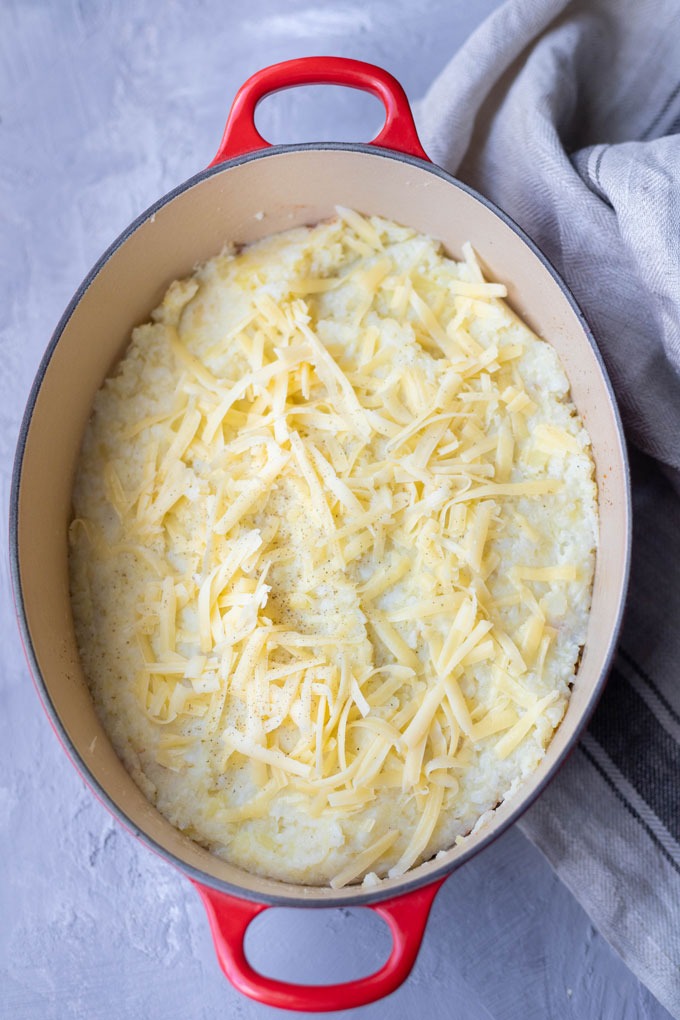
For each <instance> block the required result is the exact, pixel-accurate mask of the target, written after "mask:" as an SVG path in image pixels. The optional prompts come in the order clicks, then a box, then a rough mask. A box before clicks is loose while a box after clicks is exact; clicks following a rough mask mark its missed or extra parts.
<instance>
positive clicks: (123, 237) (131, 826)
mask: <svg viewBox="0 0 680 1020" xmlns="http://www.w3.org/2000/svg"><path fill="white" fill-rule="evenodd" d="M320 150H330V151H351V152H362V153H365V154H367V155H371V156H375V157H378V158H383V159H395V160H399V161H401V162H403V163H408V164H410V165H412V166H413V167H415V168H416V169H418V170H424V171H426V172H428V173H431V174H434V175H435V176H436V177H440V178H441V179H442V180H444V181H446V182H447V183H449V184H451V185H453V186H454V187H456V188H459V189H461V190H462V191H464V192H466V193H467V194H468V195H470V196H471V197H472V198H474V199H476V200H477V201H478V202H480V203H481V204H482V205H483V206H485V207H486V208H487V209H489V210H490V211H491V212H492V213H495V215H496V216H498V217H499V218H500V219H501V220H502V221H503V222H504V223H505V225H506V226H508V227H509V228H510V229H511V230H512V231H513V232H514V233H515V234H516V235H518V236H519V238H520V239H521V240H522V241H523V242H524V244H526V245H527V246H528V248H529V249H530V250H531V252H532V253H533V254H534V255H535V256H536V258H537V259H539V261H540V262H541V264H542V265H543V267H544V268H545V269H546V270H547V271H548V273H549V274H550V276H551V277H552V279H553V281H554V282H555V283H556V284H557V286H558V287H559V289H560V290H561V291H562V293H563V295H564V297H565V298H566V299H567V301H568V303H569V305H570V307H571V309H572V311H573V312H574V314H575V315H576V317H577V319H578V322H579V324H580V326H581V329H582V330H583V333H584V334H585V336H586V339H587V340H588V343H589V344H590V347H591V348H592V351H593V353H594V355H595V358H596V360H597V363H598V366H599V369H600V373H601V376H602V380H603V382H604V385H605V389H606V391H607V394H608V396H609V400H610V402H611V405H612V410H613V415H614V421H615V424H616V433H617V438H618V445H619V453H620V456H621V461H622V467H623V472H622V475H623V479H624V488H625V493H624V498H625V520H626V544H625V563H624V570H623V580H622V586H621V594H620V598H619V604H618V607H617V613H616V620H615V624H614V626H613V628H612V631H611V634H610V639H609V643H608V645H607V652H606V655H605V658H604V662H603V666H602V669H601V672H600V675H599V677H598V679H597V682H596V683H595V685H594V686H593V689H592V691H591V693H590V697H589V701H588V705H587V710H586V711H585V712H584V713H583V714H582V716H581V718H580V719H579V721H578V723H577V725H576V726H575V728H574V731H573V733H572V734H571V736H570V737H569V740H568V742H567V744H566V745H565V748H564V750H563V752H562V754H561V756H560V757H559V758H558V759H557V761H556V762H555V763H554V764H553V765H552V766H551V767H550V769H549V770H548V772H547V773H546V774H545V776H544V777H543V779H542V780H541V782H540V783H539V784H538V785H537V787H536V788H535V789H534V790H533V791H532V792H531V794H524V795H523V796H522V795H521V790H520V791H519V793H518V794H515V795H514V796H515V797H516V798H517V803H516V804H515V805H514V807H513V808H512V810H510V811H509V813H508V815H507V817H506V818H504V819H503V820H502V821H501V822H500V823H499V824H497V825H496V826H492V827H490V829H489V832H488V833H486V835H484V836H483V837H482V838H481V839H480V840H479V841H477V842H475V844H474V845H473V846H471V847H469V848H468V849H467V850H464V851H463V852H462V853H461V855H460V857H458V858H457V859H456V860H455V861H454V862H447V863H442V864H440V865H439V866H437V867H432V868H428V870H427V871H426V873H425V874H419V873H418V872H420V871H421V870H422V869H423V868H425V867H427V865H428V864H431V863H432V859H430V861H429V862H427V861H426V862H424V863H423V864H422V865H420V866H419V867H418V868H416V869H414V870H413V871H411V872H406V873H405V875H403V876H402V877H401V878H400V879H399V880H398V884H394V885H390V886H389V887H388V888H386V889H381V888H380V886H373V887H370V888H368V889H364V888H363V887H362V886H357V887H356V892H355V893H354V895H353V896H352V897H349V896H348V891H347V889H345V890H344V895H342V894H335V895H334V894H332V893H330V892H329V895H328V896H327V897H326V896H323V897H321V896H320V897H318V898H316V897H315V898H314V899H307V898H305V897H304V896H302V895H300V896H299V897H295V896H294V895H289V894H283V893H282V894H280V895H278V894H268V893H263V892H259V891H251V890H249V889H244V887H243V886H239V885H233V884H232V883H230V882H227V881H224V880H223V879H218V878H215V877H213V876H212V875H209V874H208V873H207V872H204V871H202V870H200V869H199V868H196V867H194V866H193V865H191V864H188V863H187V862H185V861H184V860H182V859H181V858H179V857H177V856H176V855H175V854H174V853H172V852H171V851H169V850H167V849H166V848H165V847H164V846H162V845H161V844H160V843H158V842H156V840H155V839H154V838H153V837H151V836H150V835H149V834H148V833H147V832H146V830H144V829H141V828H139V826H137V825H136V824H135V823H134V822H133V821H132V820H131V819H130V818H129V817H128V815H126V814H125V812H124V811H122V809H121V808H119V807H118V805H117V804H116V803H115V801H114V800H113V799H112V798H111V796H110V795H109V793H108V791H107V790H106V789H105V787H104V786H102V785H101V784H100V783H99V781H98V780H97V779H96V778H95V776H94V775H93V774H92V772H91V771H90V769H89V766H88V765H87V764H86V762H85V760H84V758H83V756H82V755H81V753H80V751H79V750H78V748H77V747H76V745H75V744H74V743H73V742H72V741H71V739H70V737H69V735H68V733H67V732H66V729H65V727H64V726H63V724H62V722H61V718H60V716H59V713H58V711H57V709H56V708H55V706H54V703H53V702H52V699H51V697H50V693H49V689H48V686H47V684H46V682H45V680H44V678H43V676H42V673H41V671H40V668H39V665H38V660H37V656H36V654H35V650H34V648H33V643H32V641H31V635H30V629H29V626H28V621H27V617H26V612H25V607H24V599H23V592H22V585H21V570H20V565H19V496H20V490H21V476H22V467H23V460H24V453H25V448H26V443H27V438H28V432H29V429H30V425H31V420H32V417H33V411H34V409H35V404H36V402H37V399H38V395H39V393H40V390H41V387H42V383H43V380H44V378H45V375H46V373H47V370H48V368H49V365H50V362H51V360H52V356H53V354H54V351H55V349H56V347H57V344H58V343H59V340H60V339H61V336H62V334H63V332H64V330H65V329H66V327H67V325H68V323H69V321H70V319H71V316H72V315H73V313H74V311H75V309H76V308H77V306H78V305H79V303H80V301H81V299H82V298H83V296H84V294H85V293H86V291H87V290H88V288H89V287H90V285H91V284H92V283H93V281H94V280H95V279H96V277H97V276H98V275H99V273H100V272H101V271H102V270H103V269H104V267H105V266H106V264H107V262H108V261H109V259H110V258H111V257H112V256H113V255H114V254H115V252H116V251H117V250H118V249H119V248H120V247H121V246H122V245H123V244H124V243H125V241H127V240H128V238H129V237H131V235H132V234H134V233H135V231H136V230H138V228H139V227H141V226H142V225H143V224H144V223H146V222H147V220H149V219H150V218H151V217H152V216H154V215H155V214H156V213H157V212H158V211H159V210H160V209H162V208H163V207H164V206H165V205H167V204H168V203H169V202H172V201H173V200H174V199H176V198H178V197H179V196H180V195H182V194H183V193H184V192H186V191H189V190H190V189H191V188H192V187H194V185H196V184H200V183H201V182H202V181H204V180H206V179H207V178H209V177H212V176H214V175H216V174H219V173H222V172H223V171H225V170H229V169H231V168H232V167H234V166H238V165H240V164H242V163H249V162H253V161H255V160H258V159H267V158H272V157H276V156H279V155H283V154H286V153H290V152H305V151H315V152H318V151H320ZM9 540H10V548H9V553H10V557H9V558H10V574H11V581H12V588H13V593H14V602H15V609H16V615H17V621H18V625H19V629H20V632H21V638H22V642H23V646H24V651H25V654H26V658H27V660H28V664H29V668H30V671H31V674H32V678H33V682H34V685H35V688H36V690H37V692H38V695H39V697H40V700H41V702H42V705H43V708H44V709H45V711H46V713H47V715H48V717H49V719H50V722H51V724H52V727H53V729H54V731H55V733H56V734H57V737H58V739H59V741H60V743H61V744H62V747H63V748H64V750H65V751H66V753H67V755H68V756H69V758H70V759H71V762H72V763H73V765H74V766H75V767H76V769H77V770H78V772H79V774H80V776H81V778H82V779H83V780H84V781H85V782H86V783H87V785H88V786H89V788H90V789H91V790H92V792H93V793H94V794H95V796H96V797H97V798H98V799H99V800H100V801H101V802H102V803H103V804H104V805H105V807H106V808H107V809H108V810H109V811H110V812H111V813H112V814H113V815H114V816H115V817H116V819H117V820H118V821H119V822H120V823H121V824H122V825H123V827H124V828H126V829H127V830H128V831H129V832H132V834H133V835H134V836H136V837H137V838H138V839H139V840H140V841H141V842H142V843H143V844H145V845H146V846H147V847H148V848H149V849H150V850H153V851H154V852H155V853H157V854H159V855H160V856H161V857H163V858H165V860H167V861H168V862H169V863H171V864H174V865H175V867H177V868H179V869H180V870H181V871H182V872H183V873H184V874H186V875H187V876H188V877H189V878H190V879H191V880H192V881H193V882H195V883H198V884H199V885H202V886H205V887H207V888H211V889H215V890H217V891H218V892H223V893H228V894H230V895H232V896H236V897H240V898H242V899H248V900H252V901H255V902H260V903H266V904H268V905H270V906H281V907H286V906H287V907H337V906H347V905H348V903H350V902H351V903H352V904H354V905H357V906H363V905H369V904H372V903H378V902H380V901H382V900H387V899H393V898H395V897H398V896H400V895H402V894H404V893H407V892H411V891H413V890H415V889H417V888H420V887H422V886H426V885H429V884H432V883H434V882H438V881H440V880H443V878H445V877H446V876H447V875H449V874H452V873H453V872H454V871H456V870H457V869H458V868H459V867H461V865H463V864H465V863H466V862H467V861H468V860H470V859H471V858H472V857H474V856H475V854H477V853H479V852H480V851H481V850H483V849H484V848H485V847H487V846H488V845H489V844H490V843H491V842H493V841H494V840H495V839H497V838H498V837H499V836H501V835H502V834H503V833H504V832H505V831H506V830H507V829H509V828H510V826H511V825H513V824H514V823H515V822H516V821H517V820H518V819H519V818H520V817H521V815H523V814H524V812H525V811H526V810H527V809H528V808H529V807H531V805H532V804H533V803H534V802H535V801H536V799H537V798H538V797H539V795H540V794H541V793H543V791H544V790H545V788H546V787H547V786H548V784H549V783H550V782H551V781H552V780H553V778H554V777H555V775H556V773H557V771H558V769H559V768H561V766H562V765H564V763H565V761H566V759H567V758H568V757H569V755H570V754H571V753H572V752H573V750H574V748H575V747H576V744H577V742H578V740H579V738H580V737H581V734H582V733H583V731H584V729H585V727H586V726H587V724H588V722H589V721H590V718H591V717H592V714H593V712H594V710H595V708H596V706H597V703H598V701H599V699H600V697H601V695H602V692H603V690H604V685H605V683H606V680H607V676H608V673H609V669H610V667H611V663H612V659H613V657H614V653H615V649H616V642H617V638H618V635H619V632H620V629H621V623H622V619H623V614H624V608H625V601H626V593H627V590H628V584H629V579H630V563H631V545H632V501H631V481H630V466H629V460H628V454H627V449H626V442H625V436H624V431H623V424H622V421H621V416H620V413H619V408H618V404H617V401H616V396H615V394H614V390H613V387H612V384H611V380H610V379H609V375H608V373H607V369H606V367H605V364H604V361H603V358H602V355H601V354H600V351H599V348H598V346H597V344H596V342H595V338H594V337H593V334H592V332H591V330H590V327H589V326H588V323H587V321H586V319H585V317H584V315H583V313H582V311H581V309H580V307H579V306H578V304H577V302H576V299H575V298H574V296H573V294H572V293H571V291H570V289H569V287H568V286H567V284H566V283H565V282H564V280H563V279H562V277H561V276H560V274H559V273H558V272H557V270H556V269H555V268H554V267H553V265H552V264H551V262H550V261H549V259H548V258H547V257H546V255H545V254H544V253H543V252H542V251H541V249H540V248H539V247H538V245H537V244H536V243H535V242H534V241H533V240H532V239H531V238H530V237H529V236H528V235H527V234H526V233H525V231H524V230H522V228H521V227H520V226H519V225H518V224H517V223H516V222H515V221H514V220H513V219H512V218H511V217H510V216H508V214H507V213H505V212H504V211H503V210H502V209H500V208H499V207H498V206H497V205H495V204H494V203H493V202H491V201H490V200H489V199H488V198H486V197H485V196H484V195H481V194H480V193H479V192H478V191H476V190H475V189H474V188H472V187H470V186H469V185H467V184H465V183H463V182H462V181H460V180H458V179H457V178H455V177H454V176H453V175H452V174H450V173H448V172H447V171H446V170H443V169H442V168H441V167H439V166H437V165H436V164H435V163H431V162H429V161H427V162H426V161H425V160H423V159H421V158H419V157H417V156H411V155H409V154H407V153H403V152H398V151H396V150H394V149H386V148H381V147H379V146H376V145H373V144H369V143H356V142H304V143H297V144H289V145H273V146H270V147H268V148H266V149H258V150H256V151H254V152H248V153H246V154H244V155H241V156H236V157H235V158H233V159H229V160H227V161H225V162H222V163H218V164H217V165H215V166H210V167H208V168H206V169H205V170H201V171H199V172H198V173H197V174H194V175H193V176H192V177H190V178H188V179H187V180H186V181H184V182H183V183H182V184H179V185H177V186H176V187H175V188H173V189H172V190H171V191H169V192H167V194H165V195H163V196H162V197H161V198H160V199H158V200H157V201H156V202H154V203H153V204H152V205H150V206H149V207H148V208H147V209H146V210H145V211H144V212H142V213H141V214H140V215H139V216H137V217H136V218H135V219H134V220H133V221H132V222H131V223H130V224H129V225H128V226H127V227H126V228H125V230H123V231H122V233H121V234H119V236H118V237H117V238H116V239H115V241H113V243H112V244H111V245H109V247H108V248H107V249H106V250H105V251H104V253H103V254H102V255H101V256H100V257H99V259H98V260H97V261H96V263H95V264H94V266H93V267H92V269H91V270H90V271H89V272H88V273H87V275H86V276H85V278H84V280H83V281H82V283H81V284H80V285H79V287H78V288H77V290H76V291H75V293H74V295H73V297H72V298H71V300H70V301H69V303H68V305H67V307H66V310H65V311H64V313H63V315H62V316H61V318H60V320H59V322H58V324H57V326H56V328H55V330H54V332H53V334H52V337H51V339H50V342H49V344H48V346H47V349H46V350H45V353H44V355H43V357H42V359H41V361H40V365H39V367H38V370H37V372H36V376H35V379H34V381H33V384H32V386H31V390H30V393H29V397H28V400H27V403H26V410H25V411H24V415H23V418H22V421H21V426H20V429H19V434H18V440H17V447H16V454H15V459H14V467H13V471H12V484H11V491H10V507H9ZM445 852H446V851H445ZM434 859H435V860H436V857H435V858H434ZM270 881H274V880H270ZM281 885H285V886H286V887H287V888H291V887H292V883H290V884H288V883H281ZM301 888H309V887H304V886H302V887H301ZM315 888H316V887H315ZM323 888H324V887H323V886H321V887H319V889H323ZM348 888H349V889H351V888H352V887H351V886H350V887H348Z"/></svg>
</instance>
